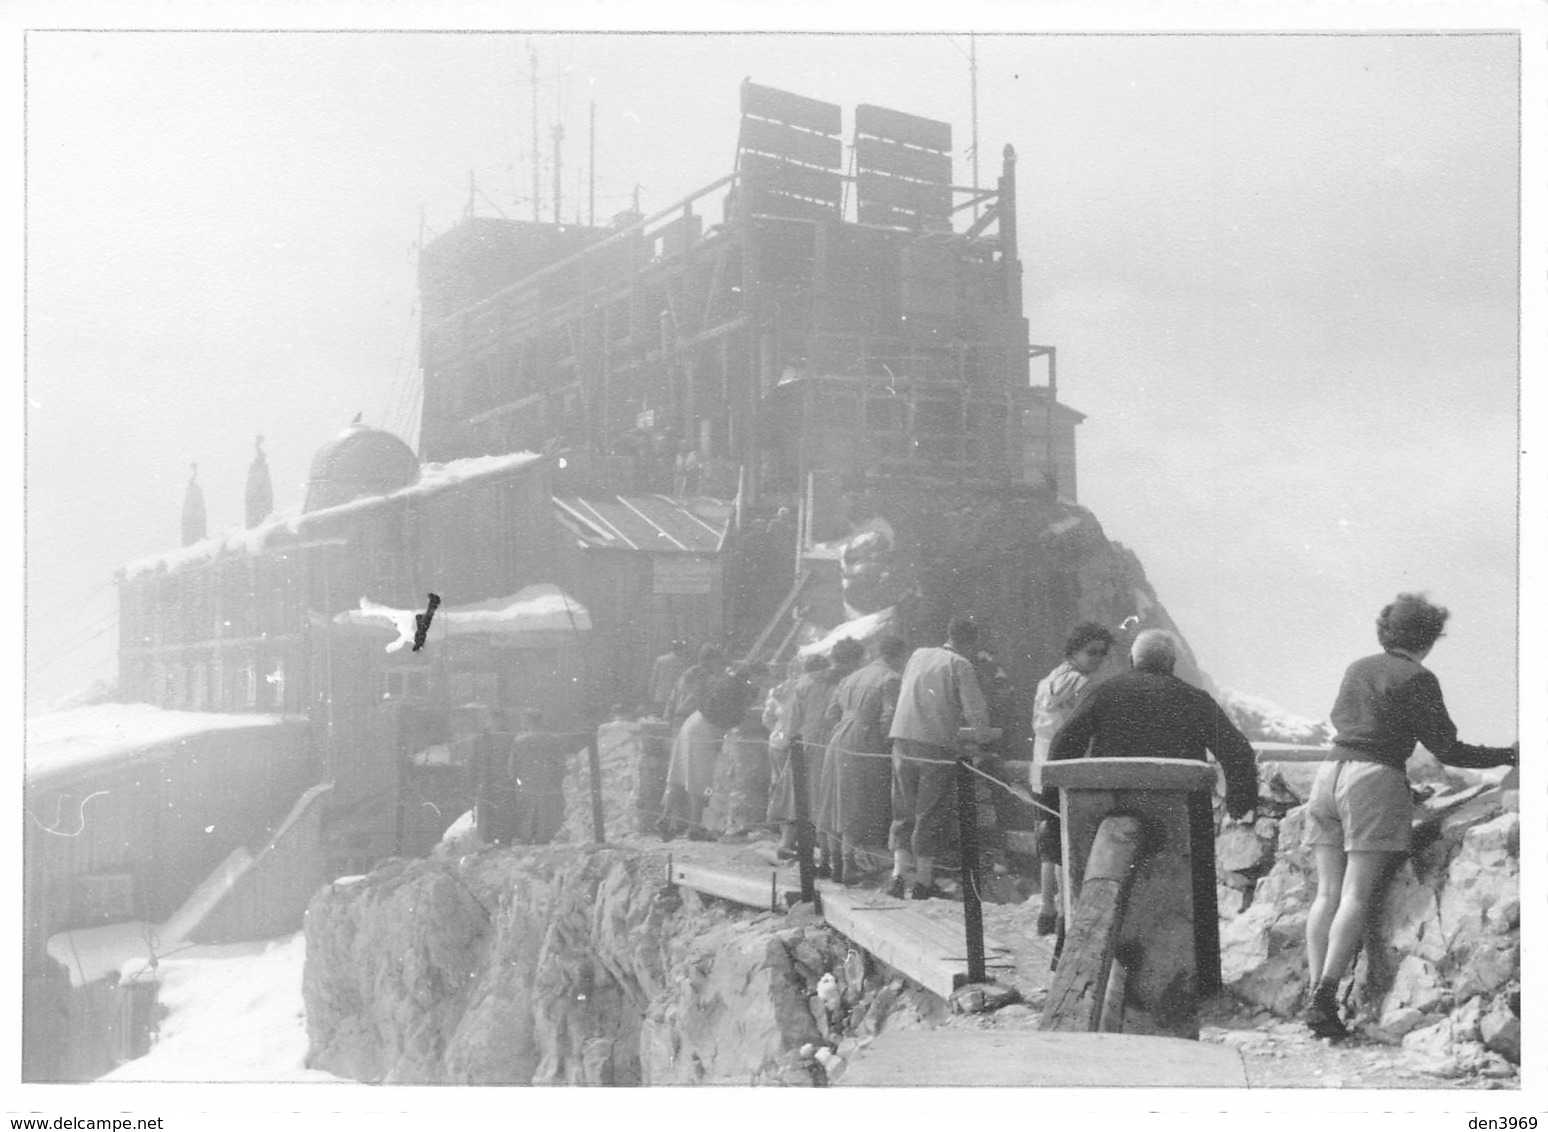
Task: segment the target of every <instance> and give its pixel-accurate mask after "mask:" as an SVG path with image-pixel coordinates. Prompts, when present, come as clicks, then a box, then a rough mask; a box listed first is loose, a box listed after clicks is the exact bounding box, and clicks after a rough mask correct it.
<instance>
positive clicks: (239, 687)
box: [236, 664, 258, 708]
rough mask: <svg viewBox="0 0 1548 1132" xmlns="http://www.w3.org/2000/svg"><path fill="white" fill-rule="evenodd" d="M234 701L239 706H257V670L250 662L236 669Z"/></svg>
mask: <svg viewBox="0 0 1548 1132" xmlns="http://www.w3.org/2000/svg"><path fill="white" fill-rule="evenodd" d="M236 701H237V707H240V708H255V707H257V706H258V670H257V669H256V668H254V667H253V666H252V665H251V664H249V665H246V666H245V667H243V668H239V669H237V674H236Z"/></svg>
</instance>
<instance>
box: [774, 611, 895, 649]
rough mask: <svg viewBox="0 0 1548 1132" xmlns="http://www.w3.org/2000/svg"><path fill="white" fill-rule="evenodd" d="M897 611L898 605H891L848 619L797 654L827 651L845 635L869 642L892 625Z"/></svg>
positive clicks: (804, 646)
mask: <svg viewBox="0 0 1548 1132" xmlns="http://www.w3.org/2000/svg"><path fill="white" fill-rule="evenodd" d="M895 613H896V607H895V606H891V605H889V606H888V607H887V608H886V609H878V610H877V611H876V612H875V613H867V614H866V615H865V616H864V617H856V618H854V619H853V620H851V621H846V622H844V623H843V624H842V625H840V626H839V627H838V628H836V629H834V630H832V631H831V632H830V633H828V634H827V636H825V637H821V638H819V639H818V640H815V641H813V642H812V643H811V644H808V645H802V646H801V647H800V648H799V649H798V650H796V655H797V656H802V657H805V656H811V655H813V654H814V653H827V652H829V651H831V650H832V648H833V646H834V645H836V644H838V643H839V642H840V641H842V640H843V639H844V638H845V637H849V638H852V639H853V640H856V641H859V642H860V643H861V644H869V643H870V642H871V641H873V640H874V639H876V638H877V637H879V636H881V635H882V633H883V632H885V631H886V630H887V629H888V628H890V627H891V626H892V623H893V618H894V615H895Z"/></svg>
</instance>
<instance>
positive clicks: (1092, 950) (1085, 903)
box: [1039, 815, 1141, 1031]
mask: <svg viewBox="0 0 1548 1132" xmlns="http://www.w3.org/2000/svg"><path fill="white" fill-rule="evenodd" d="M1140 837H1141V826H1140V820H1139V819H1138V818H1133V817H1121V816H1116V815H1115V816H1112V817H1108V818H1105V819H1104V820H1103V821H1102V824H1101V826H1100V827H1099V828H1098V829H1097V835H1096V841H1095V842H1094V843H1093V844H1092V846H1091V856H1090V858H1089V859H1088V860H1087V862H1086V872H1085V876H1084V878H1083V879H1082V881H1081V887H1080V901H1079V903H1078V904H1076V906H1075V917H1074V922H1073V923H1072V924H1071V925H1070V927H1069V932H1068V935H1067V937H1066V939H1065V942H1064V952H1063V956H1062V958H1061V959H1060V961H1059V970H1058V972H1057V973H1056V974H1055V975H1054V984H1053V987H1052V989H1050V990H1049V992H1048V999H1047V1002H1046V1003H1045V1004H1044V1006H1043V1022H1042V1025H1041V1026H1040V1027H1039V1028H1040V1029H1043V1030H1083V1031H1092V1030H1096V1029H1097V1027H1098V1025H1099V1023H1100V1021H1101V1016H1102V1005H1103V1002H1104V1000H1105V998H1106V993H1107V976H1108V972H1109V970H1110V968H1111V967H1112V961H1113V948H1114V946H1115V945H1116V944H1117V941H1118V928H1119V925H1120V924H1121V923H1122V922H1123V909H1124V904H1125V902H1126V899H1127V896H1128V890H1129V885H1130V883H1131V882H1132V881H1133V878H1134V864H1135V862H1136V861H1137V860H1138V858H1139V852H1140Z"/></svg>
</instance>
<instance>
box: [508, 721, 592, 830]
mask: <svg viewBox="0 0 1548 1132" xmlns="http://www.w3.org/2000/svg"><path fill="white" fill-rule="evenodd" d="M522 723H523V724H524V728H523V730H522V731H521V733H520V734H518V735H516V736H515V738H513V739H512V740H511V745H510V752H509V754H508V755H507V756H506V762H505V768H504V769H505V776H506V779H507V780H508V781H509V782H511V783H512V784H514V786H515V790H516V795H515V805H514V807H513V813H512V821H511V838H510V839H511V840H512V841H515V842H517V843H518V844H521V845H547V844H548V843H549V842H550V841H552V840H553V839H554V835H555V834H556V833H558V832H559V830H560V829H562V828H563V827H564V772H565V763H566V762H567V761H568V759H569V756H570V755H572V754H574V753H575V752H576V751H578V750H580V749H581V748H582V747H584V746H585V745H586V738H587V737H586V735H585V734H584V733H571V734H561V733H556V732H552V731H544V730H543V713H542V712H541V711H538V710H536V709H528V710H527V711H525V712H523V713H522Z"/></svg>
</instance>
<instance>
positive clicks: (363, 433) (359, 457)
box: [302, 424, 419, 511]
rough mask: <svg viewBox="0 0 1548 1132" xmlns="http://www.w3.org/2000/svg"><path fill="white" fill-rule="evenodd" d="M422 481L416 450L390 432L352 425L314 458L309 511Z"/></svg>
mask: <svg viewBox="0 0 1548 1132" xmlns="http://www.w3.org/2000/svg"><path fill="white" fill-rule="evenodd" d="M418 478H419V458H418V457H417V456H415V455H414V450H413V449H412V448H410V447H409V446H408V445H407V444H405V443H403V441H401V440H399V439H398V438H397V437H396V436H394V435H393V434H392V433H390V432H384V431H382V430H381V429H379V428H371V427H369V426H367V425H359V424H356V425H350V427H349V428H347V429H345V430H344V431H343V432H341V433H339V435H338V436H336V437H334V438H333V439H332V440H330V441H328V443H327V444H324V445H323V446H322V447H321V448H319V449H318V450H317V455H315V456H313V457H312V471H311V474H310V476H309V477H308V480H307V486H306V505H305V507H303V508H302V510H305V511H318V510H321V509H322V508H324V507H335V506H337V505H338V504H340V503H348V502H349V501H350V500H351V499H359V498H360V497H361V496H362V495H386V494H387V493H389V492H393V491H397V490H398V489H399V488H403V487H408V486H409V484H411V483H413V482H414V481H415V480H417V479H418Z"/></svg>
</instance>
